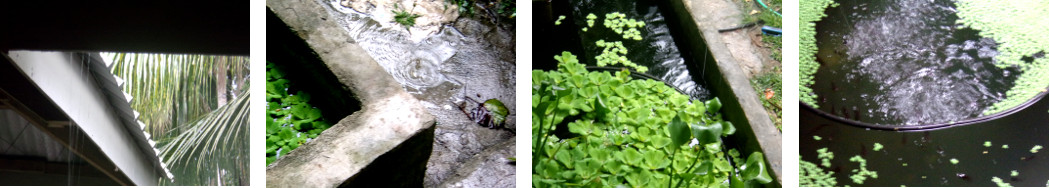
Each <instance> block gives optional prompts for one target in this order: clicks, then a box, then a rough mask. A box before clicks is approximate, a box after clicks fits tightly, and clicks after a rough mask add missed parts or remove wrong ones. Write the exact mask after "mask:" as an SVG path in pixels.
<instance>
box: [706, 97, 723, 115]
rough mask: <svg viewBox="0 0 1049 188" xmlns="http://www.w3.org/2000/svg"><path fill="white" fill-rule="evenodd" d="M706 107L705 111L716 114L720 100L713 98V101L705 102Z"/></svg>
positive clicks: (719, 108) (719, 107)
mask: <svg viewBox="0 0 1049 188" xmlns="http://www.w3.org/2000/svg"><path fill="white" fill-rule="evenodd" d="M706 105H707V111H708V112H710V113H717V112H718V110H721V100H720V99H718V98H717V97H714V99H711V100H709V101H707V102H706Z"/></svg>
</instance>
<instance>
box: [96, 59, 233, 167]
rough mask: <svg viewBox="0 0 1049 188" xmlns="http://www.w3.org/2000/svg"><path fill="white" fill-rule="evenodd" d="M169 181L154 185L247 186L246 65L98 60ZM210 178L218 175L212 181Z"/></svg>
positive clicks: (230, 61)
mask: <svg viewBox="0 0 1049 188" xmlns="http://www.w3.org/2000/svg"><path fill="white" fill-rule="evenodd" d="M101 55H102V56H103V57H104V58H108V59H111V60H112V61H111V62H113V65H111V66H110V68H112V70H111V71H112V73H113V74H114V75H116V76H118V77H120V78H122V79H123V80H124V81H125V84H124V88H123V90H124V91H125V92H127V93H128V94H129V95H130V96H131V97H132V98H134V99H135V100H132V101H131V108H132V109H134V110H135V111H136V112H138V113H140V115H139V116H138V118H139V120H141V121H142V122H143V123H144V124H145V127H144V128H143V129H144V130H145V131H146V132H147V133H148V134H149V135H150V136H151V139H152V140H154V141H156V148H157V149H158V150H159V157H161V160H162V161H163V162H164V163H165V164H167V165H168V166H167V168H168V169H169V170H170V172H171V173H172V175H174V176H175V178H174V179H173V181H171V180H167V179H161V180H159V181H158V182H159V184H161V185H219V184H222V185H239V184H241V183H244V182H248V179H249V178H248V177H249V176H248V160H247V158H248V157H249V155H250V154H249V152H248V143H249V141H248V127H249V126H248V121H247V117H248V114H249V113H248V110H247V106H248V102H247V101H248V100H249V99H248V98H249V97H250V94H249V93H248V92H247V91H248V87H249V85H250V84H249V82H248V81H247V80H248V79H247V78H248V77H249V73H250V70H249V68H248V58H247V57H238V56H215V55H194V54H179V55H175V54H142V53H101ZM218 172H224V174H223V175H221V176H218Z"/></svg>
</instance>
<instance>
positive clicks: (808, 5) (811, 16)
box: [798, 0, 838, 108]
mask: <svg viewBox="0 0 1049 188" xmlns="http://www.w3.org/2000/svg"><path fill="white" fill-rule="evenodd" d="M798 3H799V4H798V24H799V26H798V58H799V60H798V63H799V65H798V71H799V73H798V76H799V77H798V82H799V86H798V88H799V89H800V91H799V92H798V95H799V97H800V100H801V102H803V103H805V104H808V105H809V106H812V107H813V108H819V106H818V105H816V93H815V92H814V91H812V88H809V86H811V85H812V84H813V83H815V82H814V81H813V76H814V75H815V74H816V70H818V69H819V68H820V64H819V62H816V51H817V48H816V22H817V21H820V19H823V17H825V16H827V15H826V14H824V13H823V11H824V10H826V9H827V8H829V7H835V6H838V3H835V2H834V1H833V0H802V1H800V2H798Z"/></svg>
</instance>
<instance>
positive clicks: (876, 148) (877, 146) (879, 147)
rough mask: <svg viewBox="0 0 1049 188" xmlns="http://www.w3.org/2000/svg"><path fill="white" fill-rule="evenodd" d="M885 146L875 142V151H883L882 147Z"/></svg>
mask: <svg viewBox="0 0 1049 188" xmlns="http://www.w3.org/2000/svg"><path fill="white" fill-rule="evenodd" d="M883 147H884V146H882V145H881V143H874V151H881V148H883Z"/></svg>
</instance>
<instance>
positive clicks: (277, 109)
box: [266, 61, 331, 165]
mask: <svg viewBox="0 0 1049 188" xmlns="http://www.w3.org/2000/svg"><path fill="white" fill-rule="evenodd" d="M290 86H291V84H290V83H289V81H288V80H287V79H285V78H284V72H282V71H281V70H280V69H279V68H278V67H277V66H276V65H275V64H273V63H270V62H268V61H267V62H266V102H267V103H266V165H269V164H270V163H272V162H273V161H275V160H277V158H280V157H281V156H284V155H287V154H288V152H291V150H294V149H296V148H298V147H299V146H301V145H302V144H305V143H306V142H307V141H309V140H310V139H313V138H317V135H319V134H320V133H321V132H323V131H324V130H326V129H328V128H329V127H331V124H329V123H327V121H325V120H324V118H323V117H322V116H321V110H320V109H317V108H314V107H313V106H311V105H310V104H309V102H310V95H309V93H305V92H302V91H298V92H296V93H295V94H291V93H288V92H289V91H294V90H291V89H290V88H291V87H290Z"/></svg>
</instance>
